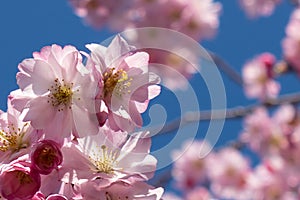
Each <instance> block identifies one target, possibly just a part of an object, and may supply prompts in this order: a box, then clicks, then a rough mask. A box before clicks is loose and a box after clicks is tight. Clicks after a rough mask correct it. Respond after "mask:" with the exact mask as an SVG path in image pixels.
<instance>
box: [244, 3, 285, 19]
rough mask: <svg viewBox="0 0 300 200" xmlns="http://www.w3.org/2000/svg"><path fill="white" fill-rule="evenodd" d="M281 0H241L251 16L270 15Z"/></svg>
mask: <svg viewBox="0 0 300 200" xmlns="http://www.w3.org/2000/svg"><path fill="white" fill-rule="evenodd" d="M280 2H281V0H240V4H241V6H242V8H243V9H244V10H245V12H246V14H247V15H248V17H250V18H255V17H260V16H270V15H271V14H272V13H273V11H274V9H275V7H276V6H277V5H278V4H279V3H280Z"/></svg>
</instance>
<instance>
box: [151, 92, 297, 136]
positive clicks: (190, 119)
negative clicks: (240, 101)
mask: <svg viewBox="0 0 300 200" xmlns="http://www.w3.org/2000/svg"><path fill="white" fill-rule="evenodd" d="M284 103H290V104H298V103H300V93H293V94H288V95H282V96H280V97H278V98H277V99H270V100H268V101H266V102H260V103H257V104H253V105H249V106H238V107H234V108H229V109H226V110H209V111H200V112H189V113H186V114H185V115H184V116H182V117H181V118H177V119H175V120H173V121H170V122H168V123H167V124H165V125H164V126H158V127H163V128H162V129H161V130H160V131H159V133H158V134H156V135H161V134H166V133H171V132H172V131H175V130H177V129H178V128H179V127H181V126H185V125H187V124H190V123H194V122H199V121H207V120H221V119H224V112H225V113H226V115H225V119H234V118H239V117H243V116H246V115H247V114H249V113H251V112H252V111H253V110H255V109H256V108H258V107H261V106H265V107H274V106H278V105H281V104H284ZM157 129H158V128H157V127H156V128H155V127H154V128H153V129H152V130H153V131H155V130H157Z"/></svg>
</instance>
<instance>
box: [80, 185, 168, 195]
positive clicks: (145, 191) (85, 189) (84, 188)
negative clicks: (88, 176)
mask: <svg viewBox="0 0 300 200" xmlns="http://www.w3.org/2000/svg"><path fill="white" fill-rule="evenodd" d="M80 192H81V194H82V199H84V200H95V199H126V200H137V199H143V200H160V199H161V197H162V194H163V192H164V190H163V188H154V187H152V186H150V185H148V184H146V183H144V182H135V183H133V184H127V183H124V182H115V183H113V184H112V185H110V186H108V187H104V188H95V187H93V183H91V182H88V181H87V182H85V183H83V184H81V185H80Z"/></svg>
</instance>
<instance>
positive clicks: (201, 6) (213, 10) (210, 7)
mask: <svg viewBox="0 0 300 200" xmlns="http://www.w3.org/2000/svg"><path fill="white" fill-rule="evenodd" d="M69 2H70V4H71V5H72V7H73V8H74V10H75V13H76V14H77V15H78V16H80V17H82V18H84V19H85V21H86V22H87V23H89V24H90V25H92V26H93V27H96V28H100V27H103V25H105V24H107V25H108V26H109V27H111V28H112V29H113V30H117V31H123V30H124V29H127V28H139V27H161V28H168V29H172V30H176V31H179V32H182V33H185V34H187V35H188V36H190V37H192V38H194V39H195V40H197V41H198V40H201V39H203V38H210V37H212V36H213V35H214V34H215V32H216V30H217V28H218V26H219V19H218V17H219V15H220V11H221V4H220V3H216V2H213V0H202V1H197V0H191V1H183V0H163V1H161V0H152V1H147V0H129V1H128V0H126V1H125V0H122V1H116V0H113V1H109V2H107V1H103V0H69ZM158 17H159V19H158Z"/></svg>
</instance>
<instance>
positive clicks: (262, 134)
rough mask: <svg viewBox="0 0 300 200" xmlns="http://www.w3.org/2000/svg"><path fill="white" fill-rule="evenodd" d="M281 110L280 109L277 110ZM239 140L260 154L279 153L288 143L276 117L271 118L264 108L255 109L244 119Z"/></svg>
mask: <svg viewBox="0 0 300 200" xmlns="http://www.w3.org/2000/svg"><path fill="white" fill-rule="evenodd" d="M279 111H281V110H279ZM280 113H281V114H283V112H278V114H280ZM241 140H242V141H243V142H245V143H247V144H249V146H250V148H251V149H252V150H254V151H255V152H257V153H259V154H260V155H265V156H268V155H270V154H276V153H279V152H280V150H281V149H284V148H286V147H287V145H288V138H287V136H286V135H285V134H284V131H283V129H282V123H281V122H280V120H279V119H278V118H274V119H272V118H271V117H270V116H269V114H268V112H267V110H266V109H265V108H258V109H256V110H255V111H254V112H253V113H252V114H251V115H249V116H247V117H246V118H245V121H244V131H243V133H242V135H241Z"/></svg>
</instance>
